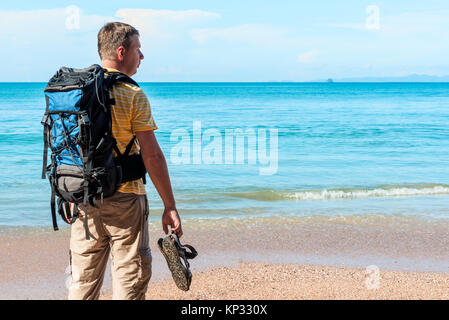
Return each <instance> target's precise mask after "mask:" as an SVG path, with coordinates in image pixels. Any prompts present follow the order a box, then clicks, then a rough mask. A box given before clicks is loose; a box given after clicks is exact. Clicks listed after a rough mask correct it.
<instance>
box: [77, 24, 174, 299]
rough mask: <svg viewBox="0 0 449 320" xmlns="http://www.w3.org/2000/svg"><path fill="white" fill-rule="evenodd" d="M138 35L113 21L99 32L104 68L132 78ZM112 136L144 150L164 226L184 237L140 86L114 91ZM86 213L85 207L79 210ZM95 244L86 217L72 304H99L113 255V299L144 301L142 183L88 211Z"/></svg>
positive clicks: (147, 270) (147, 262)
mask: <svg viewBox="0 0 449 320" xmlns="http://www.w3.org/2000/svg"><path fill="white" fill-rule="evenodd" d="M140 48H141V46H140V41H139V32H138V31H137V30H136V29H135V28H133V27H132V26H130V25H128V24H125V23H120V22H113V23H108V24H106V25H105V26H104V27H103V28H102V29H101V30H100V31H99V33H98V52H99V54H100V58H101V61H102V66H103V68H105V69H107V70H108V71H109V72H114V71H120V72H122V73H124V74H126V75H127V76H129V77H131V76H132V75H134V74H135V73H136V72H137V69H138V67H139V66H140V62H141V60H143V58H144V56H143V54H142V52H141V51H140ZM111 98H113V99H115V105H113V106H112V110H111V111H112V134H113V136H114V137H115V139H116V140H117V146H118V148H119V150H120V152H121V153H123V152H124V150H125V148H126V146H127V145H128V143H129V142H130V141H131V139H132V138H133V137H134V136H136V137H137V140H138V141H136V142H135V143H134V145H133V147H132V149H131V154H134V153H136V152H138V151H139V149H140V151H141V154H142V157H143V160H144V163H145V167H146V169H147V171H148V173H149V176H150V178H151V180H152V182H153V184H154V186H155V188H156V190H157V191H158V193H159V195H160V197H161V198H162V201H163V203H164V206H165V209H164V213H163V215H162V227H163V230H164V232H165V233H166V234H167V233H168V226H170V227H171V228H172V231H173V232H175V233H176V234H177V235H178V237H180V236H182V226H181V221H180V218H179V215H178V212H177V210H176V204H175V199H174V197H173V192H172V187H171V183H170V177H169V174H168V170H167V163H166V160H165V157H164V154H163V153H162V151H161V149H160V147H159V144H158V142H157V140H156V137H155V135H154V130H156V129H157V127H156V124H155V122H154V119H153V117H152V114H151V108H150V103H149V102H148V99H147V97H146V95H145V93H144V92H143V91H142V90H141V89H140V88H139V87H137V86H134V85H131V84H128V83H125V82H117V83H116V84H114V86H113V88H112V90H111ZM80 209H81V208H80ZM87 212H88V227H89V232H90V235H91V237H90V240H86V237H85V233H84V232H85V231H84V226H83V223H84V212H83V211H82V210H81V214H80V218H79V219H78V220H77V221H76V222H75V223H74V224H73V225H72V228H71V239H70V261H71V271H72V282H71V285H70V288H69V299H98V297H99V295H100V289H101V286H102V283H103V277H104V272H105V269H106V263H107V260H108V256H109V253H110V254H111V257H112V264H111V268H112V289H113V295H112V298H113V299H144V298H145V292H146V290H147V286H148V282H149V280H150V277H151V262H152V258H151V251H150V247H149V235H148V221H147V219H148V201H147V197H146V192H145V186H144V184H143V182H142V179H139V180H134V181H130V182H127V183H124V184H122V185H121V186H120V188H119V189H118V191H117V192H116V193H115V194H114V195H113V196H112V197H110V198H106V199H104V203H103V204H99V208H93V207H91V206H88V210H87Z"/></svg>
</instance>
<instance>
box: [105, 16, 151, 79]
mask: <svg viewBox="0 0 449 320" xmlns="http://www.w3.org/2000/svg"><path fill="white" fill-rule="evenodd" d="M98 53H99V55H100V58H101V61H102V64H103V66H104V67H111V68H115V69H117V70H119V71H120V72H122V73H124V74H126V75H128V76H130V77H131V76H132V75H134V74H135V73H136V72H137V68H138V67H139V65H140V61H141V60H142V59H143V58H144V56H143V54H142V52H141V51H140V40H139V31H137V29H135V28H134V27H132V26H130V25H129V24H126V23H122V22H110V23H107V24H105V25H104V26H103V28H101V30H100V31H99V32H98Z"/></svg>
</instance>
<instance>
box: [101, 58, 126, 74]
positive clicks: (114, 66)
mask: <svg viewBox="0 0 449 320" xmlns="http://www.w3.org/2000/svg"><path fill="white" fill-rule="evenodd" d="M101 66H102V67H103V68H110V69H115V70H118V71H120V72H121V73H125V72H123V70H120V69H121V66H120V64H119V63H118V62H117V61H113V60H102V61H101Z"/></svg>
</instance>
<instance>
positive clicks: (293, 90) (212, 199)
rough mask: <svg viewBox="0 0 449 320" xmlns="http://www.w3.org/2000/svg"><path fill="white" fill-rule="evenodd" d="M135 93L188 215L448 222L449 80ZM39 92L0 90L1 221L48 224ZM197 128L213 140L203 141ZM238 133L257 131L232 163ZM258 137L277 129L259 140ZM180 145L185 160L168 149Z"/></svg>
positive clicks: (155, 86)
mask: <svg viewBox="0 0 449 320" xmlns="http://www.w3.org/2000/svg"><path fill="white" fill-rule="evenodd" d="M141 86H142V88H143V90H144V91H145V92H146V94H147V95H148V97H149V100H150V102H151V104H152V110H153V115H154V118H155V120H156V123H157V125H158V127H159V130H158V131H157V133H156V134H157V138H158V140H159V143H160V145H161V147H162V149H163V151H164V153H165V155H166V158H167V162H168V165H169V170H170V174H171V179H172V184H173V188H174V192H175V197H176V199H177V204H178V209H179V211H180V213H181V214H182V217H183V218H184V219H198V218H201V219H217V218H248V217H267V216H269V217H273V216H274V217H280V218H282V217H306V218H310V217H317V216H323V217H334V216H338V217H347V218H348V219H351V218H354V217H357V220H354V221H360V217H362V220H363V217H366V218H370V219H371V218H373V217H381V218H382V219H383V218H385V217H387V218H388V217H398V216H400V217H407V218H408V217H409V218H411V219H412V218H416V217H418V218H422V219H427V220H433V219H448V218H449V209H448V203H449V202H448V201H449V108H448V106H449V83H363V84H362V83H333V84H327V83H145V84H142V85H141ZM44 87H45V84H44V83H1V84H0V182H1V183H0V225H13V226H20V225H31V226H50V225H51V218H50V209H49V207H50V206H49V202H50V188H49V184H48V181H46V180H42V179H41V178H40V175H41V166H42V148H43V142H42V140H43V139H42V126H41V124H40V121H41V118H42V115H43V112H44V109H45V105H44V101H45V100H44V96H43V89H44ZM195 121H196V123H195ZM198 124H200V125H201V130H200V132H201V133H202V134H205V133H211V132H212V133H213V134H215V138H214V139H213V140H212V139H209V138H208V137H205V136H204V135H203V137H202V139H201V140H199V139H198V137H199V136H198V134H195V132H197V133H198ZM238 128H240V129H242V130H243V131H245V130H247V129H249V131H248V132H250V134H251V132H255V133H257V139H256V136H254V138H255V141H256V148H255V149H254V150H255V151H256V152H255V153H254V154H255V155H256V156H255V158H252V161H249V160H248V159H244V161H243V163H238V161H237V160H236V159H235V157H237V153H238V152H240V151H242V148H243V151H246V152H248V150H253V149H251V148H253V145H251V143H249V142H248V141H250V140H247V141H246V142H245V144H243V145H241V146H240V148H241V149H238V148H239V147H238V144H237V142H234V143H231V145H232V146H233V148H234V149H237V150H234V152H235V157H234V155H233V153H230V151H229V149H228V150H227V149H226V144H225V138H226V136H225V133H226V130H233V129H238ZM211 129H213V130H211ZM261 129H266V130H267V131H268V132H269V130H270V129H272V130H277V131H272V132H271V133H270V135H267V136H266V137H267V141H265V142H264V141H263V140H262V143H259V140H258V139H259V138H260V137H262V138H263V137H265V135H264V134H263V133H264V131H261ZM195 130H196V131H195ZM251 130H254V131H251ZM194 131H195V132H194ZM180 132H181V133H182V132H184V135H183V136H182V137H183V138H184V139H185V140H181V137H180V136H179V133H180ZM220 136H221V138H220ZM275 138H277V143H276V140H275ZM271 139H274V140H271ZM220 140H221V145H222V150H221V154H220V149H219V148H218V145H220ZM181 141H183V142H182V143H183V144H182V146H187V147H188V150H190V152H189V153H186V152H184V153H182V154H181V155H183V156H184V158H182V159H184V162H185V163H179V162H180V160H179V159H180V153H178V152H175V151H179V147H180V146H181ZM200 145H201V150H202V152H203V154H202V158H201V157H199V154H201V153H198V150H199V149H198V146H200ZM212 146H214V147H215V149H214V151H215V153H213V157H212V156H211V157H209V158H208V157H207V154H208V151H210V149H211V148H212ZM264 148H266V150H264ZM183 150H184V151H186V150H187V149H183ZM263 151H264V152H265V153H264V152H263ZM204 152H205V153H204ZM263 154H265V157H263V156H262V155H263ZM229 156H232V157H231V158H229V159H231V160H229V159H228V160H229V161H225V159H226V157H229ZM276 156H277V157H276ZM211 158H212V159H214V160H215V162H216V163H209V162H208V159H209V160H210V159H211ZM267 159H269V161H268V160H267ZM267 161H268V162H267ZM261 168H265V169H267V168H271V172H269V174H265V175H263V174H261ZM147 190H148V194H149V198H150V208H151V215H153V216H157V215H160V214H161V209H162V202H161V201H160V199H159V198H158V196H157V193H156V191H155V189H154V187H153V186H152V185H150V184H149V185H147Z"/></svg>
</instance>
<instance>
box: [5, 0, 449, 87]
mask: <svg viewBox="0 0 449 320" xmlns="http://www.w3.org/2000/svg"><path fill="white" fill-rule="evenodd" d="M110 21H122V22H126V23H130V24H132V25H133V26H135V27H136V28H137V29H138V30H139V32H140V34H141V36H140V40H141V43H142V51H143V53H144V55H145V59H144V60H143V61H142V64H141V66H140V69H139V71H138V73H137V74H136V75H135V76H134V78H135V79H136V80H137V81H155V82H158V81H314V80H320V79H328V78H334V79H344V78H357V77H396V76H406V75H410V74H428V75H436V76H443V75H448V74H449V60H448V59H449V2H448V1H447V0H427V1H422V0H419V1H416V0H407V1H405V0H394V1H393V0H389V1H374V0H370V1H364V0H357V1H354V0H342V1H334V0H316V1H310V0H307V1H300V0H294V1H290V0H277V1H274V0H271V1H264V0H258V1H253V0H245V1H241V0H239V1H235V0H227V1H218V0H208V1H199V0H189V1H185V0H183V1H181V0H179V1H178V0H177V1H172V0H164V1H148V0H146V1H139V0H135V1H116V0H109V1H92V0H90V1H61V0H58V1H45V0H41V1H20V0H17V1H2V2H1V4H0V24H1V25H2V27H1V29H0V41H1V42H2V43H3V50H1V51H0V59H1V60H0V61H2V64H3V65H2V70H3V72H2V73H1V74H0V81H3V82H5V81H14V82H15V81H24V82H25V81H39V82H40V81H42V82H45V81H48V79H49V78H50V77H51V76H52V75H53V74H54V73H55V71H56V70H57V69H59V67H61V66H70V67H75V68H84V67H87V66H90V65H92V64H94V63H100V60H99V57H98V53H97V33H98V30H99V29H100V28H101V27H102V26H103V25H104V23H106V22H110Z"/></svg>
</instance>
